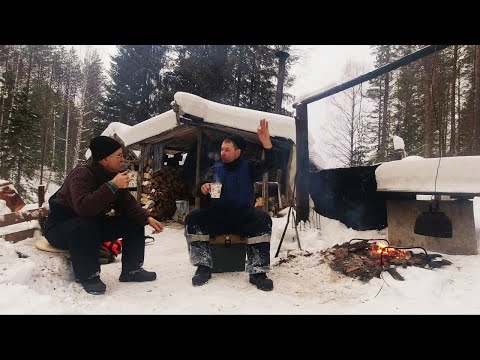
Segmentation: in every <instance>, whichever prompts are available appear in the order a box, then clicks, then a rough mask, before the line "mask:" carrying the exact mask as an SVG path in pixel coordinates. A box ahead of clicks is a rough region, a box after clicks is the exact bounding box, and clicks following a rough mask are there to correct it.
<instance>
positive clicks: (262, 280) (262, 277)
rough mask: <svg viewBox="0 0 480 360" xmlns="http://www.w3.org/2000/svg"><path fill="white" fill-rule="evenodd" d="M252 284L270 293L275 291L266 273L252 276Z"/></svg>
mask: <svg viewBox="0 0 480 360" xmlns="http://www.w3.org/2000/svg"><path fill="white" fill-rule="evenodd" d="M250 283H251V284H253V285H256V286H257V288H258V289H260V290H263V291H270V290H272V289H273V281H272V280H271V279H269V278H268V277H267V274H265V273H259V274H250Z"/></svg>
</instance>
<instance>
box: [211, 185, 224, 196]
mask: <svg viewBox="0 0 480 360" xmlns="http://www.w3.org/2000/svg"><path fill="white" fill-rule="evenodd" d="M221 193H222V184H221V183H212V184H211V185H210V196H211V197H212V199H220V195H221Z"/></svg>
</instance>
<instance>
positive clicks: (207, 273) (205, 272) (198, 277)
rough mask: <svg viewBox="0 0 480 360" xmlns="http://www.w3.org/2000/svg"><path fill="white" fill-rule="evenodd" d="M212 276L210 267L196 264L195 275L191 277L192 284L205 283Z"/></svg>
mask: <svg viewBox="0 0 480 360" xmlns="http://www.w3.org/2000/svg"><path fill="white" fill-rule="evenodd" d="M211 277H212V269H211V268H209V267H208V266H205V265H198V268H197V271H195V275H193V277H192V284H193V286H200V285H203V284H206V283H207V281H208V279H210V278H211Z"/></svg>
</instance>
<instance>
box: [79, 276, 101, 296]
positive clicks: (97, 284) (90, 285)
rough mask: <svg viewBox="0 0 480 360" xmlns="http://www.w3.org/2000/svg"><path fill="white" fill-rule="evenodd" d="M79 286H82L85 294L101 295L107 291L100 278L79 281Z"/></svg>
mask: <svg viewBox="0 0 480 360" xmlns="http://www.w3.org/2000/svg"><path fill="white" fill-rule="evenodd" d="M80 284H82V286H83V288H84V289H85V291H86V292H87V293H89V294H93V295H100V294H103V293H105V290H107V286H106V285H105V284H104V283H103V281H102V280H100V276H95V277H93V278H91V279H88V280H85V281H81V282H80Z"/></svg>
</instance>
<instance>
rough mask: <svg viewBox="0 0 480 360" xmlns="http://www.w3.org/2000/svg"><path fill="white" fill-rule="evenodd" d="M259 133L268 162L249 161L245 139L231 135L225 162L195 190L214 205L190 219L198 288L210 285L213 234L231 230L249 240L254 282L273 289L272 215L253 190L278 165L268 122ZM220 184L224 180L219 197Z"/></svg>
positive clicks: (187, 229)
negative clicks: (257, 203)
mask: <svg viewBox="0 0 480 360" xmlns="http://www.w3.org/2000/svg"><path fill="white" fill-rule="evenodd" d="M257 135H258V139H259V140H260V142H261V143H262V145H263V148H264V150H265V159H264V160H261V161H259V160H244V159H243V158H242V152H243V151H244V150H245V148H246V142H245V140H244V139H243V138H242V137H241V136H238V135H231V136H228V137H227V138H225V139H224V140H223V142H222V146H221V151H220V156H221V159H222V162H220V163H216V164H215V165H214V166H212V167H211V168H210V169H209V170H208V171H207V173H206V174H205V176H204V177H203V178H202V180H201V181H200V182H199V183H198V184H197V185H196V188H195V191H196V194H197V195H199V196H203V197H206V198H208V199H209V206H208V207H207V208H201V209H197V210H193V211H191V212H190V213H189V214H188V215H187V217H186V218H185V237H186V239H187V244H188V253H189V257H190V262H191V263H192V264H193V265H194V266H197V270H196V272H195V275H194V276H193V278H192V284H193V286H200V285H203V284H205V283H206V282H207V281H208V280H209V279H210V278H211V276H212V266H213V264H212V254H211V251H210V244H209V239H210V237H211V236H215V235H220V234H226V233H230V234H238V235H240V236H243V237H246V238H247V266H246V271H247V272H248V273H249V280H250V283H252V284H254V285H255V286H257V288H259V289H260V290H264V291H270V290H272V289H273V281H272V280H271V279H269V278H268V277H267V272H268V270H269V269H270V238H271V235H272V219H271V218H270V216H269V215H268V214H267V213H266V212H264V211H260V210H257V209H255V207H254V192H253V191H254V183H255V181H257V179H260V178H261V176H262V174H263V173H264V172H266V171H269V170H271V169H273V168H274V167H275V166H276V165H277V161H276V156H275V151H274V149H273V146H272V142H271V140H270V133H269V131H268V122H267V120H265V119H261V120H260V124H259V126H258V129H257ZM216 184H221V190H220V194H217V195H216V194H215V193H216V191H214V190H215V187H216Z"/></svg>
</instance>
